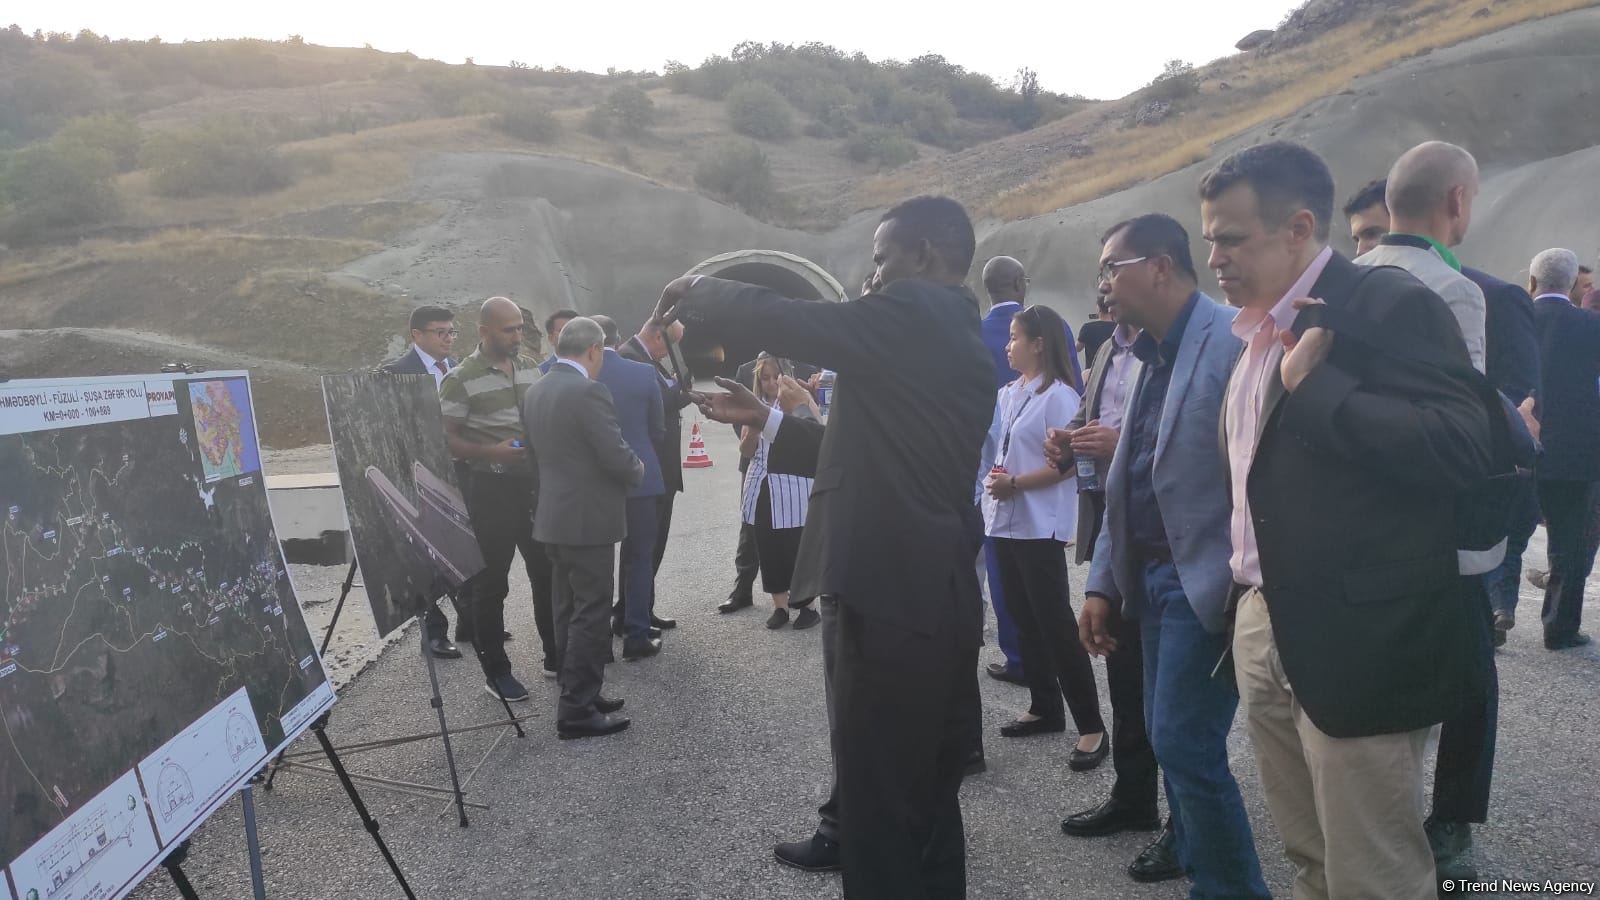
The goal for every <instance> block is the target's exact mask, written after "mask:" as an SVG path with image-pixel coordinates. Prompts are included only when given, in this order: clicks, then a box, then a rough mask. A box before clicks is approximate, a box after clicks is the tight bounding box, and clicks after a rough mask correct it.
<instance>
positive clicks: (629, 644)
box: [622, 638, 661, 662]
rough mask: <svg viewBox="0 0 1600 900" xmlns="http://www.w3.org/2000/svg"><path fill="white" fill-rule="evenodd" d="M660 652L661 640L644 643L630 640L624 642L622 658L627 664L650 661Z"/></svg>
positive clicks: (651, 639) (653, 639) (649, 640)
mask: <svg viewBox="0 0 1600 900" xmlns="http://www.w3.org/2000/svg"><path fill="white" fill-rule="evenodd" d="M660 652H661V639H660V638H649V639H647V640H643V641H636V640H633V639H631V638H630V639H628V640H626V641H623V642H622V658H623V660H625V661H627V662H633V661H635V660H640V659H648V658H649V657H652V656H655V655H656V654H657V653H660Z"/></svg>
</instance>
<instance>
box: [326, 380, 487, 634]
mask: <svg viewBox="0 0 1600 900" xmlns="http://www.w3.org/2000/svg"><path fill="white" fill-rule="evenodd" d="M322 395H323V400H324V401H325V402H326V403H327V407H328V432H329V434H330V436H331V437H332V439H333V457H334V461H335V462H336V464H337V465H338V468H339V487H340V490H341V491H342V492H343V494H344V506H345V517H346V518H347V519H348V520H349V522H350V541H351V543H352V544H354V545H355V549H356V561H357V562H358V563H359V564H360V566H361V583H362V584H363V585H364V586H365V588H366V593H367V602H368V603H369V604H370V605H371V607H372V618H373V621H375V622H377V624H378V633H379V634H380V635H388V634H389V633H391V632H393V631H394V630H395V629H397V628H400V627H401V626H403V625H405V624H406V622H408V621H410V620H411V618H412V617H414V616H415V615H416V614H417V598H419V597H420V598H422V599H423V600H426V601H433V600H437V599H438V598H439V597H441V596H443V595H444V593H445V592H446V591H448V590H453V589H455V588H457V587H459V586H460V585H461V583H462V582H464V581H466V580H467V579H468V578H470V577H472V576H473V575H476V574H477V573H478V572H479V571H481V570H482V569H483V554H482V553H481V552H480V551H479V549H478V539H477V537H476V535H475V534H474V533H473V530H472V520H471V518H470V517H469V516H468V515H467V504H466V501H465V500H463V499H462V496H461V486H460V482H459V481H458V480H457V478H456V471H455V464H454V463H453V462H452V461H451V459H450V453H449V450H448V448H447V447H446V446H445V439H444V417H443V415H442V414H441V413H440V411H439V390H438V388H437V387H436V386H435V383H434V380H433V376H431V375H390V374H387V373H381V372H379V373H361V374H353V375H324V376H323V377H322Z"/></svg>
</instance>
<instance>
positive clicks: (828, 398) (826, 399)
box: [817, 369, 835, 419]
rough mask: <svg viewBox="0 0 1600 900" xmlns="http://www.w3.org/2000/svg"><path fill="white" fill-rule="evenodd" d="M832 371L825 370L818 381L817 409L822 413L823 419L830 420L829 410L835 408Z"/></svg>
mask: <svg viewBox="0 0 1600 900" xmlns="http://www.w3.org/2000/svg"><path fill="white" fill-rule="evenodd" d="M834 377H835V376H834V373H833V370H832V369H823V370H822V377H820V378H818V379H817V408H818V410H820V411H821V413H822V418H823V419H827V418H828V410H829V409H830V408H832V406H833V380H834Z"/></svg>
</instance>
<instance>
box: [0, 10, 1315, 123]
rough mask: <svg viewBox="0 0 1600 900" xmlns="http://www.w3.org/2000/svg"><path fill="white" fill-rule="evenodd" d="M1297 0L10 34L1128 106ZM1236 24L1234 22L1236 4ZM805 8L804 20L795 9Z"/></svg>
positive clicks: (277, 23)
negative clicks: (310, 46) (267, 45)
mask: <svg viewBox="0 0 1600 900" xmlns="http://www.w3.org/2000/svg"><path fill="white" fill-rule="evenodd" d="M1296 5H1297V3H1296V0H1232V2H1230V3H1227V4H1222V3H1194V2H1188V0H1117V2H1095V3H1085V2H1082V0H1065V2H1062V0H1054V2H1049V0H1013V2H1010V3H1005V4H975V3H933V4H928V5H927V6H926V7H923V8H920V9H919V8H917V7H913V6H909V5H907V4H905V3H903V2H893V3H891V2H883V0H880V2H878V3H875V4H874V3H863V2H861V0H801V2H799V3H794V4H781V3H773V2H765V3H762V2H759V0H758V2H755V3H752V2H750V0H676V2H671V0H644V2H641V0H612V2H606V0H601V2H594V0H574V2H569V3H562V2H559V0H532V2H510V3H507V2H504V0H498V2H490V0H454V2H450V3H430V4H426V5H423V4H420V3H417V2H415V0H388V2H381V3H380V2H374V0H316V2H312V0H271V2H261V3H226V2H222V3H219V2H217V0H206V2H193V0H144V2H138V3H129V2H128V0H53V2H49V3H46V2H44V0H24V3H23V4H11V5H10V6H11V9H10V11H9V12H0V19H4V20H5V21H0V26H4V25H6V24H10V22H11V21H15V22H16V23H17V24H18V25H20V26H22V28H23V29H24V30H26V31H29V32H32V31H34V30H35V29H43V30H45V31H67V32H73V33H76V32H77V31H78V30H79V29H82V28H88V29H91V30H93V31H95V32H97V33H99V34H103V35H107V36H109V37H112V38H136V39H144V38H148V37H151V36H157V35H158V36H160V37H161V38H162V39H163V40H166V41H174V42H176V41H183V40H206V39H213V38H232V37H255V38H266V39H271V40H281V39H283V38H285V37H287V36H289V35H291V34H298V35H301V36H302V37H304V38H305V39H306V41H307V42H309V43H314V44H326V45H332V46H346V47H360V46H362V45H364V44H371V45H372V46H373V47H376V48H377V49H379V50H389V51H396V52H398V51H405V50H409V51H411V52H412V53H415V54H417V55H418V56H422V57H428V58H432V59H439V60H443V61H445V62H451V63H459V62H463V61H464V60H465V59H466V58H467V57H469V56H470V57H472V58H473V59H474V60H475V61H476V62H477V63H478V64H480V65H505V64H507V63H509V62H510V61H512V60H517V61H520V62H525V63H528V64H529V65H542V66H544V67H546V68H552V67H554V66H558V65H560V66H566V67H567V68H569V69H582V70H586V71H591V72H604V71H605V70H606V69H607V68H609V67H615V68H617V69H624V70H627V69H632V70H650V71H660V70H661V67H662V65H663V64H664V63H665V62H666V61H667V60H677V61H680V62H684V63H688V64H690V65H694V64H696V63H699V62H700V61H701V60H703V59H704V58H705V57H707V56H710V55H712V54H724V55H725V54H727V53H728V51H729V50H730V49H732V48H733V46H734V45H735V44H738V43H740V42H741V41H746V40H754V41H760V42H763V43H765V42H770V41H778V42H782V43H793V44H801V43H806V42H809V41H820V42H823V43H827V44H832V45H834V46H835V47H839V48H841V49H844V50H846V51H851V52H854V51H857V50H859V51H862V52H864V53H866V54H867V55H868V56H870V57H872V58H873V59H880V60H881V59H885V58H892V59H901V60H905V59H910V58H912V57H915V56H920V55H922V54H924V53H938V54H941V55H943V56H944V57H945V58H946V59H948V60H950V61H951V62H954V63H958V64H960V65H963V66H965V67H966V68H968V69H971V70H974V71H978V72H983V73H984V74H987V75H990V76H992V77H994V78H995V80H996V81H998V82H1000V83H1001V84H1009V83H1010V82H1011V80H1012V77H1013V75H1014V74H1015V72H1016V71H1017V70H1018V69H1019V68H1023V67H1027V68H1031V69H1033V70H1035V71H1037V72H1038V73H1039V80H1040V83H1041V84H1042V85H1043V87H1044V88H1045V89H1046V90H1051V91H1057V92H1060V93H1065V94H1082V95H1084V96H1088V97H1095V98H1102V99H1104V98H1112V97H1120V96H1122V95H1124V94H1127V93H1129V92H1131V91H1133V90H1135V89H1137V88H1139V87H1141V86H1142V85H1144V84H1146V83H1148V82H1149V81H1150V80H1151V79H1152V78H1154V77H1155V76H1156V75H1157V74H1158V73H1159V72H1160V71H1161V67H1162V65H1163V63H1165V62H1166V61H1167V60H1169V59H1183V60H1186V61H1188V62H1192V63H1195V64H1201V63H1205V62H1209V61H1211V60H1213V59H1216V58H1217V57H1219V56H1225V55H1227V54H1230V53H1232V52H1234V50H1233V45H1234V43H1235V42H1237V41H1238V40H1239V39H1240V38H1242V37H1244V36H1245V35H1246V34H1249V33H1250V32H1251V31H1254V30H1256V29H1258V28H1272V27H1275V26H1276V25H1277V24H1278V22H1279V21H1280V20H1281V19H1282V18H1283V16H1284V14H1285V13H1287V12H1288V11H1289V10H1290V9H1292V8H1293V7H1294V6H1296ZM1224 9H1225V10H1226V14H1222V12H1221V11H1222V10H1224ZM796 10H798V11H800V12H801V13H802V14H796V12H795V11H796Z"/></svg>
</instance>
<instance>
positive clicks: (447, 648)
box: [428, 637, 461, 659]
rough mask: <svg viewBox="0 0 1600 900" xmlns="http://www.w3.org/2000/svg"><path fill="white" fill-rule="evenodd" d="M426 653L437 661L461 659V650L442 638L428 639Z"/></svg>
mask: <svg viewBox="0 0 1600 900" xmlns="http://www.w3.org/2000/svg"><path fill="white" fill-rule="evenodd" d="M428 652H429V653H432V654H433V655H434V656H436V657H438V658H439V659H460V658H461V650H460V649H459V648H457V647H456V645H455V644H452V643H450V642H449V641H447V640H445V639H444V638H442V637H437V638H429V639H428Z"/></svg>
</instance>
